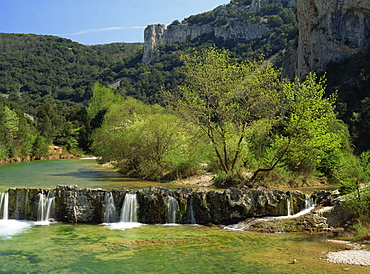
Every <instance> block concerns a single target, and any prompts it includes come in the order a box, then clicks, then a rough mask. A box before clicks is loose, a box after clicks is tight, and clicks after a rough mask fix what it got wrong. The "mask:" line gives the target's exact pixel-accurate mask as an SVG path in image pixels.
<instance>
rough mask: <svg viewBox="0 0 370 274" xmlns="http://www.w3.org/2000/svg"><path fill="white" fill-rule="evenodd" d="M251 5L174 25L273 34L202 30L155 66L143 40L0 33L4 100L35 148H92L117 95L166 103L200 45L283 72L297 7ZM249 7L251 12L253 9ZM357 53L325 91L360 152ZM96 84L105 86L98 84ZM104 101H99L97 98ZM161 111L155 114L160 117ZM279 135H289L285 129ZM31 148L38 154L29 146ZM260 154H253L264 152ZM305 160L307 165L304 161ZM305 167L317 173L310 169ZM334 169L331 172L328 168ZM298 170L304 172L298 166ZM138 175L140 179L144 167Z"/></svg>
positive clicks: (362, 120)
mask: <svg viewBox="0 0 370 274" xmlns="http://www.w3.org/2000/svg"><path fill="white" fill-rule="evenodd" d="M250 4H251V1H236V0H233V1H231V2H230V4H227V5H223V6H220V7H217V8H215V9H214V10H212V11H210V12H206V13H203V14H199V15H194V16H190V17H189V18H185V19H184V20H182V22H181V23H180V21H178V20H175V21H174V22H173V23H172V25H177V24H188V25H199V24H205V23H207V24H211V25H212V26H217V27H226V26H229V25H233V24H234V25H235V24H240V23H242V22H249V23H250V22H259V23H261V24H266V25H267V26H268V30H269V31H268V32H267V33H266V34H265V35H263V36H261V37H259V38H256V39H251V40H248V41H246V40H240V39H226V40H225V39H218V38H215V37H214V36H213V35H210V34H205V35H201V36H199V37H197V38H196V39H194V40H187V41H186V42H184V43H182V44H167V45H163V46H160V47H159V48H158V50H159V58H157V59H155V60H154V61H153V62H151V63H150V64H146V63H142V62H141V58H142V54H143V45H142V44H139V43H137V44H125V43H115V44H109V45H97V46H84V45H81V44H78V43H76V42H73V41H71V40H68V39H63V38H58V37H53V36H42V35H32V34H27V35H20V34H0V52H1V53H0V54H1V55H0V93H1V96H2V97H3V100H4V104H8V103H5V102H12V103H13V105H12V107H11V108H9V107H8V108H9V109H10V110H13V109H17V111H18V112H19V111H20V110H22V111H23V112H24V113H26V114H27V115H31V116H28V117H30V118H31V119H28V118H23V117H22V120H23V119H26V120H25V121H26V122H27V123H28V124H29V125H30V132H32V134H31V135H32V136H33V137H32V138H30V140H32V141H30V142H31V143H32V146H36V144H35V142H36V140H37V142H38V144H40V142H41V143H42V144H44V146H45V145H51V144H54V145H58V146H63V147H65V148H66V149H68V150H71V151H73V150H75V151H76V150H81V149H82V150H84V151H91V148H92V147H91V145H92V144H93V141H94V140H97V139H96V138H98V137H97V135H95V136H92V134H93V132H94V131H97V129H98V128H100V127H101V126H102V125H103V126H104V123H105V122H106V123H107V121H105V119H108V118H107V117H112V114H110V111H111V107H112V106H111V105H112V102H121V99H118V98H122V100H124V99H126V98H127V96H130V97H133V98H135V99H138V100H140V101H141V102H143V103H145V104H152V105H153V104H159V105H161V106H162V107H163V106H166V105H167V104H169V102H168V101H167V99H168V98H167V97H168V96H167V97H166V96H164V95H163V94H166V92H168V91H173V90H176V89H177V88H178V87H179V86H180V87H181V86H183V85H184V83H185V82H186V81H187V80H186V79H187V77H188V76H187V73H186V72H185V71H184V68H183V65H184V59H183V58H182V57H181V56H187V55H189V56H192V54H193V53H194V52H197V51H199V50H200V51H201V50H203V49H206V48H209V47H215V48H219V49H223V50H227V54H228V58H230V62H231V63H233V64H234V63H235V64H242V63H243V62H245V61H248V62H251V61H258V62H260V61H262V60H266V59H267V60H269V62H270V63H271V64H273V66H274V69H277V71H279V69H280V68H281V65H282V58H283V56H284V55H283V52H284V51H286V50H288V49H289V47H290V46H291V45H292V44H293V43H295V37H296V33H297V18H296V10H295V7H294V6H289V5H288V2H282V3H273V4H266V5H263V6H262V7H259V8H256V9H255V10H254V11H252V12H250ZM246 10H249V12H248V13H247V14H246V12H245V11H246ZM356 58H357V59H356V60H361V62H360V61H351V60H347V61H346V62H344V63H343V64H330V65H329V66H328V73H327V77H328V89H327V95H330V94H335V92H336V90H337V89H339V92H338V98H337V100H336V102H335V103H334V105H335V106H336V111H337V113H338V114H339V116H338V117H339V118H341V119H342V120H343V121H345V122H346V123H347V125H349V129H350V133H351V140H350V141H352V142H353V144H354V145H355V148H356V151H357V152H358V153H361V152H362V151H365V150H367V149H368V148H369V147H368V144H367V143H366V142H365V141H364V139H365V138H367V136H369V132H370V127H369V126H368V125H367V122H366V121H367V117H368V114H367V111H366V109H367V105H368V102H367V101H368V100H369V99H368V96H369V74H370V72H369V67H368V65H367V64H368V62H366V61H364V60H368V58H369V55H368V54H365V55H361V56H357V57H356ZM346 68H348V69H346ZM353 68H355V69H353ZM117 79H119V80H120V82H119V85H118V87H117V89H115V90H114V91H113V90H112V91H109V92H108V91H107V90H106V86H108V85H109V83H111V82H112V81H114V80H117ZM353 79H355V80H353ZM96 82H99V83H100V84H94V83H96ZM93 94H95V97H93V99H94V102H95V103H91V102H92V101H90V104H89V107H88V108H86V106H87V105H88V101H89V100H90V98H91V97H92V96H93ZM107 94H110V95H109V96H108V95H107ZM353 95H355V96H353ZM107 96H108V97H107ZM117 96H118V97H117ZM122 96H123V97H122ZM99 100H100V101H101V102H100V103H97V102H99ZM105 100H107V101H105ZM130 102H131V101H130ZM17 104H18V105H19V107H18V106H17ZM113 105H114V104H113ZM112 111H113V110H112ZM18 112H17V113H18ZM153 112H155V113H156V112H159V113H162V112H164V110H163V109H158V108H156V107H154V110H153ZM3 113H4V114H3V117H7V115H8V117H9V115H10V112H9V110H8V109H7V108H6V107H3ZM19 113H21V112H19ZM19 113H18V116H19V115H20V114H19ZM159 113H158V114H156V115H157V116H156V117H157V118H158V117H159V116H158V115H159ZM106 114H108V116H106ZM171 114H172V113H171ZM4 119H5V118H4ZM145 119H146V118H145ZM158 119H159V118H158ZM161 119H164V120H166V119H169V118H168V117H167V118H163V117H162V118H161ZM171 119H172V118H171ZM4 121H5V120H4ZM212 122H214V121H212ZM135 123H136V122H135ZM149 124H150V123H149ZM339 125H341V124H340V123H339V124H336V126H333V125H332V126H333V127H334V128H335V127H339V128H341V127H342V126H339ZM269 127H270V129H274V130H279V131H280V130H281V129H278V128H275V127H276V126H272V125H270V126H269ZM31 128H32V130H31ZM334 128H333V130H334ZM192 130H193V129H192ZM192 130H191V131H192ZM100 132H102V131H100ZM102 134H103V136H104V133H102ZM184 134H185V133H184ZM187 134H188V133H187ZM253 134H254V133H253ZM269 134H272V133H269ZM280 134H283V135H284V133H283V132H280ZM283 135H282V136H283ZM19 136H20V135H19ZM184 136H185V135H184ZM8 137H9V136H8ZM8 137H7V138H8ZM13 137H14V138H13V139H16V138H18V137H15V135H14V136H13ZM270 137H271V138H272V136H270ZM270 137H269V138H270ZM285 137H286V136H285ZM4 138H5V137H4ZM94 138H95V139H94ZM189 138H190V137H189ZM258 138H259V137H258ZM343 138H344V139H345V137H343ZM5 139H6V138H5ZM5 139H4V140H5ZM103 140H104V138H103ZM271 140H272V139H271ZM4 142H5V141H4ZM343 142H344V143H345V141H343ZM5 143H6V144H7V145H4V148H5V149H4V151H6V153H5V152H4V153H3V156H1V157H3V158H4V157H14V155H18V154H19V153H18V154H17V153H15V154H14V153H13V152H12V151H16V150H13V149H12V148H10V147H9V146H12V145H11V144H15V143H14V142H13V143H12V142H10V141H9V142H8V141H6V142H5ZM5 143H4V144H5ZM25 144H26V143H25ZM270 145H272V144H270ZM280 145H281V144H280ZM7 146H8V147H7ZM105 146H106V144H102V145H97V144H96V143H95V147H94V149H97V148H99V149H101V148H102V147H105ZM343 146H345V147H346V149H348V146H349V145H348V144H347V143H346V144H343ZM250 149H252V148H250ZM275 149H276V148H275ZM28 151H29V152H28V153H29V154H32V152H30V150H28ZM199 151H201V150H199ZM104 153H108V154H109V153H110V152H109V151H105V152H104ZM256 153H257V152H256ZM258 153H259V152H258ZM258 153H257V154H258ZM26 154H27V153H26ZM257 154H256V155H257ZM325 154H327V152H325ZM19 155H20V154H19ZM22 155H23V154H22ZM256 155H255V157H254V158H255V159H256V158H258V157H259V156H256ZM327 156H328V155H327ZM332 156H333V155H332ZM332 156H330V157H329V156H328V157H329V158H330V161H338V159H336V158H335V157H337V156H335V157H334V156H333V157H334V158H335V159H336V160H335V159H334V158H333V157H332ZM199 157H200V156H199ZM248 157H249V156H248ZM248 157H247V158H245V159H244V160H243V161H244V164H245V165H246V163H248V162H249V161H252V160H251V158H248ZM321 157H322V156H321ZM107 158H109V157H108V156H107ZM146 158H147V157H146ZM329 158H328V159H329ZM261 159H262V158H261ZM328 159H327V160H328ZM320 161H321V160H320ZM328 161H329V160H328ZM322 163H324V162H322ZM126 164H127V163H126ZM126 164H125V166H126ZM182 164H184V163H182ZM255 164H256V163H254V164H253V165H255ZM300 164H302V165H303V166H304V164H303V163H300ZM332 164H333V163H332V162H328V163H325V165H328V166H330V165H332ZM135 165H136V164H135ZM189 165H190V166H191V167H192V168H190V166H189ZM291 165H292V170H294V169H295V168H297V167H294V168H293V166H294V164H293V163H291ZM315 165H316V164H315ZM184 166H187V167H189V168H190V169H193V167H194V166H193V164H190V163H189V162H188V163H186V164H184ZM125 168H127V166H126V167H125ZM136 168H138V167H136ZM306 168H308V169H309V170H311V168H309V167H307V166H306ZM328 168H329V169H330V171H328V170H327V169H328ZM321 169H322V170H326V171H325V172H326V173H328V174H330V172H332V168H331V167H325V168H324V167H322V168H321ZM297 170H298V171H299V168H298V169H297ZM311 171H312V170H311ZM132 172H133V173H132V174H136V175H137V176H140V174H139V172H138V170H135V171H132ZM146 172H147V170H146ZM299 172H301V171H299ZM325 172H324V173H325ZM156 176H159V175H158V174H157V175H156ZM179 176H180V175H179ZM149 177H150V176H149ZM154 177H155V176H154ZM159 177H161V176H159Z"/></svg>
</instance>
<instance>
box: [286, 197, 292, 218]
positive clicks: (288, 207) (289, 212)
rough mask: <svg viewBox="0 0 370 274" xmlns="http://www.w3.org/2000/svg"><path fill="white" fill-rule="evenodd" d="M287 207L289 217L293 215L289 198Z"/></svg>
mask: <svg viewBox="0 0 370 274" xmlns="http://www.w3.org/2000/svg"><path fill="white" fill-rule="evenodd" d="M286 207H287V209H288V213H287V216H290V215H292V213H291V210H290V198H289V197H288V198H287V199H286Z"/></svg>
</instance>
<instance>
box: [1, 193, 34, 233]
mask: <svg viewBox="0 0 370 274" xmlns="http://www.w3.org/2000/svg"><path fill="white" fill-rule="evenodd" d="M8 203H9V194H8V192H5V193H0V211H1V209H3V213H2V215H3V218H2V219H0V238H10V237H11V236H13V235H16V234H19V233H21V232H23V231H24V230H26V229H27V228H29V227H31V226H32V223H31V222H26V221H16V220H9V219H8Z"/></svg>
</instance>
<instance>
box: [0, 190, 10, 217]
mask: <svg viewBox="0 0 370 274" xmlns="http://www.w3.org/2000/svg"><path fill="white" fill-rule="evenodd" d="M8 204H9V194H8V192H5V193H1V196H0V210H1V205H3V207H2V208H3V221H6V220H8Z"/></svg>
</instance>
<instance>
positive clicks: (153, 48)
mask: <svg viewBox="0 0 370 274" xmlns="http://www.w3.org/2000/svg"><path fill="white" fill-rule="evenodd" d="M282 2H286V1H284V0H253V1H251V4H250V5H249V6H245V7H244V6H243V7H242V8H245V13H250V12H256V11H257V10H258V9H259V8H260V7H262V6H264V5H266V4H273V3H282ZM295 3H296V0H289V1H288V5H289V6H293V5H295ZM229 5H231V4H229ZM235 8H238V7H235ZM224 13H227V11H226V9H225V10H222V11H220V14H224ZM268 31H269V29H268V27H267V26H266V24H265V23H263V22H257V23H255V22H251V21H245V20H242V21H237V20H236V21H233V22H232V23H229V24H227V25H226V26H222V27H215V26H212V25H211V24H204V25H188V24H178V25H175V24H171V25H169V26H168V27H166V25H163V24H157V25H149V26H147V27H146V29H145V31H144V55H143V59H142V61H143V63H150V62H151V61H153V60H154V59H155V58H157V57H158V56H159V55H158V54H159V52H158V47H159V46H162V45H167V44H181V43H184V42H185V41H187V40H193V39H195V38H197V37H199V36H201V35H203V34H212V35H213V36H214V37H216V38H222V39H224V40H227V39H239V40H251V39H255V38H261V37H262V36H263V35H264V34H266V33H267V32H268Z"/></svg>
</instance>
